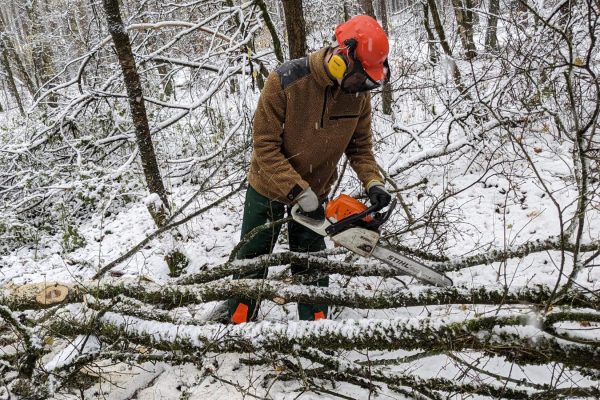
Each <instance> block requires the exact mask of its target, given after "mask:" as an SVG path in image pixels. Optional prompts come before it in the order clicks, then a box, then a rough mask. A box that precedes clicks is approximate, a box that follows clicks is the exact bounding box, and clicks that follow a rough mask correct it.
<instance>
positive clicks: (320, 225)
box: [290, 203, 331, 236]
mask: <svg viewBox="0 0 600 400" xmlns="http://www.w3.org/2000/svg"><path fill="white" fill-rule="evenodd" d="M290 214H292V218H293V219H294V221H296V222H297V223H299V224H300V225H303V226H305V227H307V228H308V229H310V230H311V231H313V232H316V233H318V234H319V235H321V236H327V231H326V229H327V227H328V226H330V225H331V222H329V221H328V220H327V218H323V219H322V220H319V219H314V218H311V217H307V216H306V215H304V214H302V213H301V209H300V206H299V205H298V204H297V203H296V204H294V205H293V206H292V209H291V210H290Z"/></svg>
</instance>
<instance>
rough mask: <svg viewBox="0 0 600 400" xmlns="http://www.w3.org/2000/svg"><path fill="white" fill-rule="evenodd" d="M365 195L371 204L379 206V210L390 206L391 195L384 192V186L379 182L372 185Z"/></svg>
mask: <svg viewBox="0 0 600 400" xmlns="http://www.w3.org/2000/svg"><path fill="white" fill-rule="evenodd" d="M367 194H368V195H369V200H371V204H372V205H375V204H379V206H380V207H381V208H383V207H385V206H387V205H388V204H390V201H391V200H392V195H391V194H389V192H388V191H387V190H385V186H384V185H383V183H381V182H374V183H372V184H371V185H370V186H369V189H368V190H367Z"/></svg>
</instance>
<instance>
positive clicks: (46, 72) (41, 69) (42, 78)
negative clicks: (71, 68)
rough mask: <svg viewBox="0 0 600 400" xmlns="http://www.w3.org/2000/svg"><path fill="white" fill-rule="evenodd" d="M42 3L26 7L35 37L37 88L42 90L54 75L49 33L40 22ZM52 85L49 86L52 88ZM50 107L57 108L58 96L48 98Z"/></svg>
mask: <svg viewBox="0 0 600 400" xmlns="http://www.w3.org/2000/svg"><path fill="white" fill-rule="evenodd" d="M40 7H41V4H40V1H39V0H37V1H31V2H29V3H28V4H27V5H26V10H27V14H28V16H29V19H30V21H31V34H32V35H33V36H34V40H33V46H32V49H31V54H32V58H33V69H34V76H35V80H36V84H37V87H38V88H40V87H42V86H44V84H45V83H46V82H48V81H49V80H50V79H51V78H52V75H53V74H54V68H53V66H52V50H51V48H50V46H49V45H48V43H47V41H46V36H47V32H46V31H45V30H44V24H43V23H42V21H40V10H39V8H40ZM51 86H52V85H49V87H48V88H47V89H49V88H51ZM47 99H48V101H47V103H48V105H50V106H56V100H57V96H56V94H51V95H49V96H48V97H47Z"/></svg>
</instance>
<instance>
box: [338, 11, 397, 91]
mask: <svg viewBox="0 0 600 400" xmlns="http://www.w3.org/2000/svg"><path fill="white" fill-rule="evenodd" d="M335 39H336V40H337V42H338V45H339V46H340V47H343V46H346V45H347V42H346V41H348V40H351V39H354V40H355V41H356V48H355V49H354V57H356V58H357V59H358V61H360V63H361V65H362V67H363V68H364V70H365V72H366V73H367V74H368V76H369V77H370V78H371V79H373V80H375V81H382V80H384V79H386V80H387V79H388V78H389V76H388V74H389V69H388V68H389V67H388V65H387V57H388V53H389V50H390V44H389V42H388V38H387V35H386V34H385V31H384V30H383V28H382V27H381V25H379V23H378V22H377V21H376V20H375V19H373V18H371V17H369V16H368V15H356V16H354V17H352V18H350V19H349V20H348V21H346V22H344V23H341V24H340V25H338V26H337V27H336V28H335Z"/></svg>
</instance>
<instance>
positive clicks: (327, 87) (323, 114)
mask: <svg viewBox="0 0 600 400" xmlns="http://www.w3.org/2000/svg"><path fill="white" fill-rule="evenodd" d="M328 89H329V86H326V87H325V96H324V97H323V110H321V129H323V119H324V118H325V109H326V108H327V90H328Z"/></svg>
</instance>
